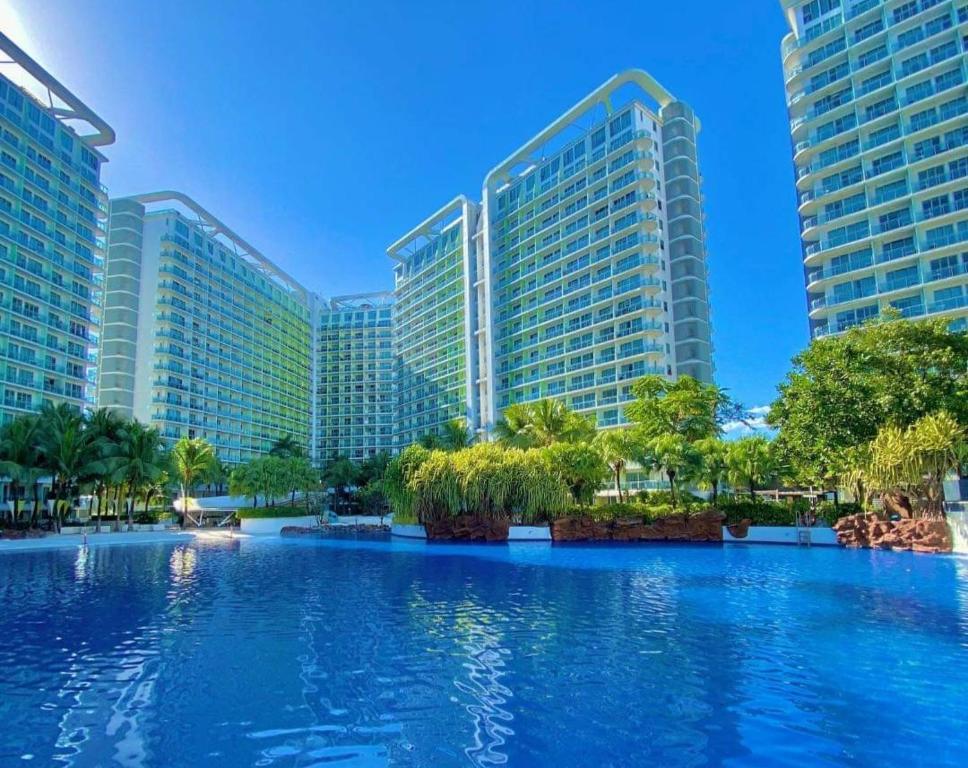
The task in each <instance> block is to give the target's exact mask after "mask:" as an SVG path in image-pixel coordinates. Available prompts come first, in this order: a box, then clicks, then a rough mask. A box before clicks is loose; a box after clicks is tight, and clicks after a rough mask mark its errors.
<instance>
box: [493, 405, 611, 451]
mask: <svg viewBox="0 0 968 768" xmlns="http://www.w3.org/2000/svg"><path fill="white" fill-rule="evenodd" d="M494 432H495V434H496V435H497V437H498V440H499V441H500V442H502V443H504V444H505V445H507V446H510V447H513V448H538V447H542V446H548V445H552V444H553V443H558V442H565V443H577V442H582V441H586V442H587V441H590V440H592V439H593V438H594V436H595V425H594V424H593V423H592V422H591V421H589V420H588V419H587V418H586V417H584V416H582V415H581V414H578V413H575V412H574V411H572V410H571V409H570V408H568V406H567V405H565V404H564V403H563V402H562V401H561V400H556V399H554V398H550V397H546V398H544V399H542V400H536V401H535V402H533V403H515V404H513V405H510V406H508V407H507V408H506V409H505V410H504V414H503V415H502V417H501V419H500V420H499V421H498V423H497V424H496V425H495V428H494Z"/></svg>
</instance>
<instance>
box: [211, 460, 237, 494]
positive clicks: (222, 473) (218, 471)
mask: <svg viewBox="0 0 968 768" xmlns="http://www.w3.org/2000/svg"><path fill="white" fill-rule="evenodd" d="M231 474H232V467H231V466H229V465H228V464H226V463H225V462H223V461H219V460H218V459H217V458H216V460H215V461H213V462H212V468H211V470H209V472H208V474H207V475H206V476H205V482H206V483H208V484H209V485H213V486H215V495H216V496H221V495H222V489H223V488H224V487H225V484H226V483H227V482H228V479H229V476H230V475H231Z"/></svg>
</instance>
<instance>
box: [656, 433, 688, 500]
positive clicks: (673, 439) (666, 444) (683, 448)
mask: <svg viewBox="0 0 968 768" xmlns="http://www.w3.org/2000/svg"><path fill="white" fill-rule="evenodd" d="M649 452H650V454H651V456H652V464H653V466H655V468H656V469H659V470H661V471H663V472H665V475H666V477H668V478H669V493H670V495H671V498H672V506H673V507H675V506H676V477H677V476H679V475H688V474H689V473H690V472H691V471H692V470H693V468H694V467H696V466H697V465H698V463H699V456H698V454H697V452H696V449H695V448H693V447H692V445H691V444H690V443H689V442H688V441H687V440H686V439H685V438H684V437H683V436H682V435H677V434H674V433H669V434H666V435H659V437H657V438H655V439H654V440H652V441H651V443H650V444H649Z"/></svg>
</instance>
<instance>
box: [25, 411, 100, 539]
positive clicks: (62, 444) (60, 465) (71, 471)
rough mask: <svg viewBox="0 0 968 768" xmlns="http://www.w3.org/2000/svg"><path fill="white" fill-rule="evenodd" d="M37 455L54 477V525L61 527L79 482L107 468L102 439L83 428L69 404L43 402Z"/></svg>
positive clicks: (83, 424)
mask: <svg viewBox="0 0 968 768" xmlns="http://www.w3.org/2000/svg"><path fill="white" fill-rule="evenodd" d="M40 423H41V428H40V435H39V437H40V440H39V451H38V452H39V455H40V458H41V462H42V464H43V466H45V467H46V468H47V469H48V470H49V471H50V473H51V476H52V477H53V490H54V525H55V529H56V530H58V531H59V530H60V526H61V522H62V516H63V514H64V505H65V503H66V501H67V499H68V496H69V493H70V491H71V490H72V489H73V488H74V487H76V485H77V483H78V482H81V481H85V480H89V479H90V478H94V477H97V476H99V475H102V474H105V473H107V472H108V471H109V469H108V465H107V462H106V461H105V459H104V450H105V445H104V439H103V438H102V437H100V436H99V435H95V434H94V432H93V431H89V430H87V429H86V428H85V426H86V425H85V423H84V419H83V418H82V417H81V415H80V414H79V413H77V411H75V410H74V409H72V408H71V407H70V406H69V405H67V404H65V403H61V404H60V405H57V406H53V405H50V404H47V405H45V406H44V407H43V408H42V409H41V412H40Z"/></svg>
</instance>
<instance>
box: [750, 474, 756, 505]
mask: <svg viewBox="0 0 968 768" xmlns="http://www.w3.org/2000/svg"><path fill="white" fill-rule="evenodd" d="M750 498H751V499H753V500H754V501H756V483H755V482H753V478H752V477H751V478H750Z"/></svg>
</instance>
